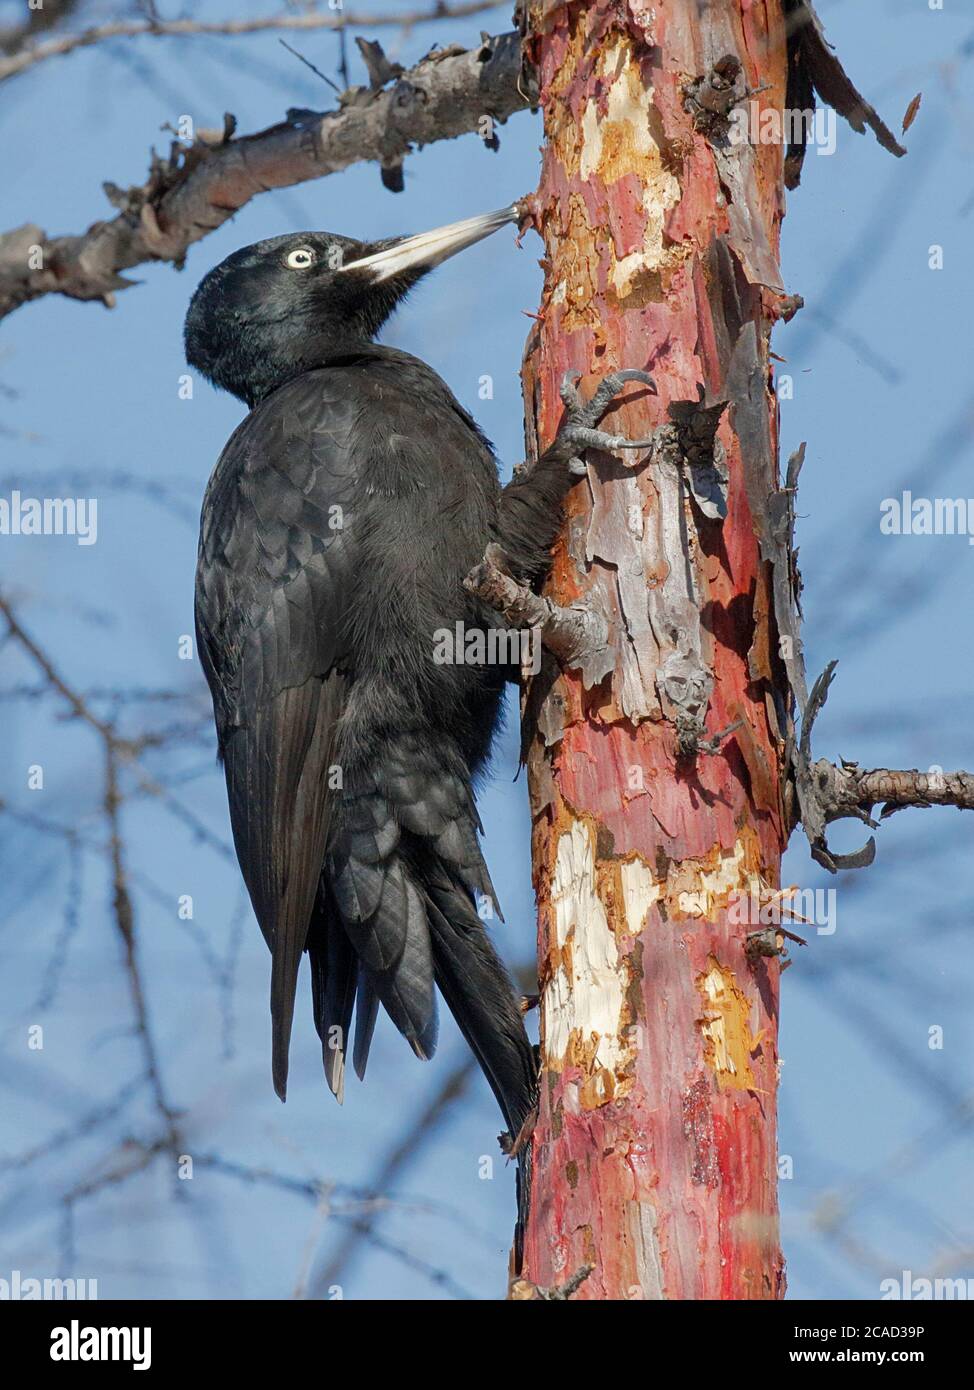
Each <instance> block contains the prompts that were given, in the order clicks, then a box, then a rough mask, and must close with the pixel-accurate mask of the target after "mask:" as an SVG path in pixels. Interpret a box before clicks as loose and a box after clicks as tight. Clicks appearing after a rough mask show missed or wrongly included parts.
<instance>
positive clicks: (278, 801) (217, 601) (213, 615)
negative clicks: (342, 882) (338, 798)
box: [196, 373, 356, 1098]
mask: <svg viewBox="0 0 974 1390" xmlns="http://www.w3.org/2000/svg"><path fill="white" fill-rule="evenodd" d="M283 391H284V392H286V396H287V400H286V408H281V403H280V402H278V403H277V404H275V401H276V398H275V397H272V398H271V399H270V400H269V401H268V402H267V403H265V405H264V407H262V408H259V409H257V410H255V411H254V412H252V413H251V415H249V416H248V417H247V419H246V420H245V421H244V422H243V424H242V425H241V426H240V427H239V428H238V429H237V431H236V432H235V433H234V435H233V436H232V438H231V439H230V441H229V442H228V444H227V446H226V448H225V449H224V451H223V454H222V456H221V458H220V461H219V463H218V464H217V467H216V470H215V471H214V474H213V477H212V478H211V480H210V485H209V487H208V489H207V493H206V497H205V500H204V504H203V518H202V529H201V535H200V550H199V561H198V566H197V580H196V625H197V637H198V644H199V650H200V656H201V660H202V662H203V666H204V670H205V672H206V676H207V680H208V682H209V685H210V689H211V692H212V695H213V703H214V711H215V715H216V724H217V735H218V740H219V748H220V755H221V758H222V760H223V762H224V766H225V771H226V780H227V791H228V795H229V802H230V820H231V824H232V827H233V836H234V843H235V846H236V850H237V856H238V858H239V860H240V866H241V869H242V871H243V875H244V879H245V881H246V884H247V888H248V890H249V892H250V896H251V900H252V902H253V906H254V911H255V913H256V916H257V920H258V922H259V924H260V927H261V930H262V932H263V934H264V937H265V939H266V941H267V944H268V946H269V947H270V950H271V953H272V957H273V969H272V984H271V1013H272V1018H273V1040H274V1041H273V1047H274V1084H275V1088H276V1089H277V1092H278V1094H279V1095H281V1096H282V1098H283V1095H284V1092H285V1088H286V1081H287V1051H288V1042H289V1038H290V1032H291V1021H292V1016H293V1010H294V994H295V988H296V982H297V974H298V969H299V966H300V960H301V952H302V950H303V949H304V947H305V946H306V944H307V942H308V930H309V923H310V921H311V917H312V913H313V910H314V905H315V897H316V894H317V892H318V887H319V880H320V877H321V868H322V864H323V861H324V855H325V846H326V843H327V839H328V833H329V825H330V821H331V818H332V815H333V812H334V807H335V796H334V794H333V790H332V788H331V787H330V786H329V781H330V777H329V768H330V767H331V765H332V763H333V758H334V753H335V738H336V727H337V722H338V720H339V718H340V716H341V713H342V710H343V708H344V706H345V702H346V698H347V690H348V685H349V677H348V674H347V673H346V672H344V671H343V670H342V659H343V656H344V655H345V653H344V650H343V647H342V640H343V639H342V631H341V623H340V621H337V619H339V618H340V615H341V614H342V612H343V609H344V607H345V603H346V595H347V591H348V587H349V584H350V576H351V566H352V557H351V554H350V546H349V542H348V537H347V532H346V529H345V527H344V526H343V524H342V522H343V520H344V517H345V513H346V509H347V508H348V507H349V505H350V502H351V497H352V493H353V491H354V475H353V460H354V451H353V450H352V449H351V448H350V447H349V445H350V440H351V436H352V434H353V432H354V430H355V427H356V420H355V416H356V411H355V408H354V404H353V403H351V402H348V401H345V400H343V399H342V398H341V395H340V394H339V392H338V391H337V390H336V391H333V392H332V393H330V394H329V391H328V383H327V380H323V379H322V374H320V373H318V374H316V375H315V376H314V377H305V378H301V379H299V380H298V381H296V382H294V383H292V384H291V385H290V386H288V387H286V388H283ZM278 394H279V395H280V394H282V393H278ZM323 419H325V420H327V430H326V431H323V430H322V428H321V427H322V420H323ZM335 966H336V970H337V971H338V973H341V971H342V969H343V968H344V969H346V973H347V966H348V962H347V961H345V960H343V959H341V958H339V959H336V961H335ZM316 978H317V981H318V986H319V987H320V990H321V991H322V997H325V996H326V995H328V993H329V991H328V988H327V987H326V986H325V982H324V979H323V977H322V975H321V972H318V974H317V975H316ZM347 987H348V985H347V981H345V980H342V981H337V980H336V979H335V977H334V974H333V978H332V982H331V986H330V990H331V996H335V995H340V996H342V997H343V996H344V994H345V992H346V989H347ZM329 1079H331V1078H329Z"/></svg>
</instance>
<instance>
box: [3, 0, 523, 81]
mask: <svg viewBox="0 0 974 1390" xmlns="http://www.w3.org/2000/svg"><path fill="white" fill-rule="evenodd" d="M506 3H507V0H462V2H461V3H459V4H447V3H439V4H435V5H433V6H432V7H431V8H430V9H427V10H414V11H412V12H410V13H407V14H396V13H388V14H384V13H379V14H372V13H368V12H367V13H364V14H362V13H356V14H344V13H339V14H335V12H334V11H331V12H329V13H326V14H318V13H316V12H314V11H312V12H311V13H308V14H292V13H287V12H285V13H283V14H275V15H264V16H261V17H259V18H257V19H229V20H223V21H220V22H216V21H211V22H205V21H203V20H198V19H172V20H138V19H135V20H121V19H119V20H111V21H110V22H109V23H107V24H95V25H92V26H91V27H90V28H88V29H83V30H82V31H81V32H80V33H78V34H61V35H59V36H58V37H57V38H55V39H48V40H47V41H46V42H44V43H38V44H35V45H34V46H33V47H29V48H28V47H25V48H20V49H18V51H16V52H14V53H12V54H11V55H10V57H8V58H5V59H3V60H2V61H0V82H3V81H6V79H7V78H10V77H16V76H17V75H18V74H19V73H22V72H26V71H27V69H28V68H32V67H34V66H35V65H36V64H37V63H44V62H46V61H47V60H48V59H49V58H63V57H64V56H65V55H66V54H68V53H73V52H74V51H75V50H76V49H78V48H90V47H91V46H92V45H93V44H98V43H105V42H106V40H108V39H148V38H189V37H193V36H194V35H198V34H213V35H223V36H240V35H242V34H261V33H267V32H268V31H269V30H272V31H274V30H282V29H290V30H292V31H294V30H297V31H302V32H310V31H312V30H315V29H344V28H354V29H379V28H382V27H388V26H398V27H400V28H403V29H411V28H415V27H416V26H417V25H419V24H428V23H430V22H431V21H432V20H440V19H463V18H466V17H468V16H469V15H474V14H480V13H482V12H483V11H484V10H496V9H498V8H499V7H500V6H501V5H502V4H506ZM38 13H43V12H42V11H39V12H38ZM35 28H36V26H35Z"/></svg>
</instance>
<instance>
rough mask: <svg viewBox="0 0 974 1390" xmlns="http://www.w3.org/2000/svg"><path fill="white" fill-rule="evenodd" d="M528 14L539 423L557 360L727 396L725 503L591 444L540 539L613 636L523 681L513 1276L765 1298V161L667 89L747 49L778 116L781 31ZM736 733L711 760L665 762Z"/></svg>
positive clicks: (734, 16)
mask: <svg viewBox="0 0 974 1390" xmlns="http://www.w3.org/2000/svg"><path fill="white" fill-rule="evenodd" d="M527 26H528V35H527V42H528V44H529V50H530V56H531V57H532V59H533V61H534V62H535V63H536V65H537V68H538V72H539V77H540V87H541V103H542V108H543V112H544V123H545V135H546V142H545V148H544V156H543V172H542V179H541V183H540V188H539V191H538V194H537V197H536V201H535V204H534V207H533V213H534V218H535V224H536V226H537V228H538V230H539V231H540V232H541V234H542V236H543V237H544V241H545V261H544V263H543V264H544V266H545V270H546V280H545V289H544V295H543V300H542V305H541V314H540V320H539V323H538V326H537V329H536V330H535V331H534V332H533V334H532V337H531V340H530V341H529V344H528V350H527V354H526V361H525V374H524V380H525V394H526V400H527V403H528V427H529V434H531V433H532V431H533V433H534V441H533V442H534V443H535V444H536V445H540V447H542V448H543V447H545V446H546V445H547V444H548V443H549V442H550V441H551V439H552V438H553V436H554V434H555V432H556V430H557V426H558V423H559V420H560V418H561V414H562V408H561V404H560V400H559V392H558V388H559V384H560V382H561V379H562V375H563V373H564V372H565V371H567V370H569V369H575V370H577V371H580V372H582V373H583V378H582V381H581V388H582V393H583V395H585V394H590V393H591V391H592V390H593V389H594V384H595V382H596V380H597V378H599V377H601V376H603V375H604V374H605V373H606V372H608V371H611V370H612V369H614V368H618V367H643V368H646V369H647V370H649V371H650V372H651V373H652V374H653V376H654V377H655V379H656V382H657V385H658V388H659V395H658V397H655V398H654V397H653V396H652V395H651V394H649V393H647V392H645V391H644V390H642V389H641V388H634V387H630V388H629V389H628V390H627V391H626V393H625V404H623V405H621V406H619V407H617V408H616V409H614V410H613V411H612V412H611V413H610V415H609V416H608V418H607V421H606V427H607V428H609V429H611V430H612V431H613V432H625V433H627V434H629V435H630V436H631V437H633V438H638V437H640V436H642V435H645V434H646V433H647V430H648V429H649V428H651V427H656V426H660V425H661V424H664V423H665V422H666V421H667V407H668V406H669V404H670V403H671V402H679V401H691V402H693V401H696V400H697V399H698V387H704V388H706V391H707V396H708V400H711V401H722V400H726V401H729V402H730V405H729V407H728V409H727V410H726V411H725V412H724V414H723V416H722V418H721V423H720V427H719V436H718V437H719V440H720V445H721V446H722V450H723V458H722V460H721V461H722V463H723V466H724V467H725V468H726V470H727V473H728V475H729V482H728V487H727V509H726V517H725V518H724V519H723V521H721V519H720V518H719V516H717V517H714V516H708V515H706V510H707V509H706V508H703V509H702V508H701V506H699V505H698V502H697V501H695V500H693V498H692V497H691V488H690V486H689V481H688V477H687V474H686V470H685V469H684V470H682V473H681V469H680V468H679V466H677V465H674V464H673V462H672V459H670V460H667V458H666V457H663V456H659V457H657V456H656V455H653V457H652V458H650V459H649V460H648V461H647V460H646V458H645V456H643V455H629V456H628V458H627V460H626V461H625V462H623V461H622V460H620V459H618V458H616V457H614V456H609V455H599V454H592V453H590V454H589V456H588V458H589V464H588V480H587V481H582V482H581V483H579V485H578V486H576V487H575V488H574V489H573V491H572V493H571V496H570V498H569V503H568V521H567V525H566V528H565V531H564V533H563V537H562V540H561V542H560V543H559V545H558V548H557V550H556V555H555V564H554V570H553V576H552V579H551V582H550V584H549V588H548V590H547V592H548V593H549V594H550V596H551V597H552V598H554V599H555V600H556V601H557V602H558V603H560V604H570V603H572V602H584V603H586V604H588V605H589V606H592V607H595V608H596V609H597V610H599V611H601V612H602V613H604V614H605V615H606V617H607V619H608V623H609V632H610V636H609V640H608V643H607V646H606V650H605V652H604V653H602V654H601V657H600V656H599V654H596V656H594V657H593V659H592V660H591V661H589V662H588V663H587V664H586V667H585V669H584V670H582V671H567V672H566V671H561V672H560V673H558V672H556V671H555V670H552V672H551V676H550V679H549V680H548V681H547V682H546V681H545V679H544V677H541V678H538V679H537V680H536V681H535V688H534V689H533V690H532V691H530V692H529V694H528V697H527V704H528V708H527V715H528V717H529V719H530V720H531V721H532V723H531V725H530V727H531V728H532V729H534V730H535V732H534V734H533V738H532V743H531V749H530V755H529V778H530V783H529V784H530V790H531V797H532V812H533V817H534V842H533V853H534V865H535V887H536V891H537V895H538V901H539V960H540V969H541V992H542V993H541V1029H542V1065H543V1071H542V1101H541V1113H540V1119H539V1124H538V1127H537V1130H536V1132H535V1136H534V1165H535V1180H534V1203H533V1210H532V1217H531V1222H530V1225H529V1229H528V1233H527V1242H526V1258H525V1267H524V1272H523V1278H524V1281H525V1283H524V1284H523V1285H522V1286H521V1289H522V1291H523V1289H524V1288H525V1287H526V1285H528V1284H531V1285H534V1286H537V1287H546V1288H550V1287H553V1286H561V1285H563V1284H564V1283H565V1282H566V1281H567V1280H569V1279H571V1277H572V1276H573V1275H574V1274H576V1273H577V1272H578V1271H579V1270H580V1269H582V1268H583V1267H584V1266H586V1265H592V1266H594V1268H593V1270H592V1272H591V1273H590V1274H589V1275H588V1276H587V1277H586V1278H585V1279H584V1280H583V1282H582V1283H581V1284H580V1286H579V1287H578V1290H577V1292H576V1293H574V1295H573V1296H574V1297H576V1298H586V1299H612V1298H634V1297H635V1298H663V1297H665V1298H776V1297H780V1296H781V1295H782V1293H783V1290H784V1272H783V1262H782V1258H781V1254H780V1250H779V1244H778V1215H777V1197H776V1125H775V1121H776V1112H775V1106H776V1087H777V1066H778V1056H777V1021H778V977H779V961H778V959H776V958H774V957H771V958H768V957H766V956H759V955H753V956H752V955H751V954H749V953H748V951H747V949H746V935H747V931H748V928H747V927H746V926H744V925H740V924H737V923H735V922H734V921H732V920H730V918H731V917H732V915H733V914H732V913H731V912H730V911H729V909H730V906H731V901H732V896H733V894H734V893H735V892H737V891H742V892H745V893H746V892H749V891H750V892H764V891H766V890H769V889H771V888H774V887H776V886H777V885H778V882H779V861H780V855H781V851H782V848H783V845H784V843H785V840H786V838H787V822H788V815H787V812H786V809H785V807H784V805H783V804H782V785H783V779H782V777H781V774H780V768H781V765H782V759H783V739H784V736H785V735H786V734H787V732H788V711H789V708H790V697H789V691H788V673H787V671H786V669H785V666H784V665H783V664H782V662H781V661H780V660H779V658H778V643H779V624H778V623H777V622H776V618H775V612H776V605H775V593H774V587H775V585H774V581H775V576H774V573H773V566H772V561H771V558H770V557H771V553H772V549H773V546H772V543H771V538H770V535H769V533H768V522H767V519H766V518H767V517H768V516H769V515H770V509H769V502H770V500H771V499H772V498H773V496H774V494H775V493H776V491H777V488H778V482H777V418H776V407H775V400H774V396H773V394H772V391H771V385H770V369H769V361H768V338H769V333H770V329H771V326H772V323H773V321H774V319H775V318H776V317H778V316H780V315H781V314H782V313H784V312H785V311H786V302H785V301H784V300H783V298H782V296H783V289H782V286H781V281H780V273H779V271H778V264H777V248H778V231H779V224H780V220H781V216H782V211H783V182H782V181H783V159H784V152H783V149H782V147H781V145H780V144H772V145H764V146H760V147H756V148H752V147H750V146H743V147H737V148H736V150H735V151H733V152H728V150H727V149H723V150H721V149H720V148H719V139H717V138H716V136H717V134H718V132H717V131H716V130H715V128H714V127H713V126H712V125H708V123H707V120H706V119H699V117H700V113H699V109H698V108H694V107H693V106H692V103H691V104H690V106H691V109H690V110H688V109H687V89H688V86H689V85H691V84H692V83H693V82H694V80H695V79H698V78H701V77H705V76H706V75H707V74H708V73H710V72H711V70H712V68H713V66H714V64H715V63H719V60H721V59H722V58H723V57H724V56H725V55H727V54H736V55H737V56H738V57H739V59H740V60H741V62H742V64H743V76H744V78H745V79H746V82H747V86H748V87H749V88H752V89H753V88H758V87H761V86H765V84H766V87H765V90H764V91H763V92H762V93H761V94H760V96H759V97H758V98H756V100H758V101H759V102H760V103H761V105H762V106H763V107H768V106H770V107H776V108H777V109H779V110H780V109H781V108H782V107H783V105H784V101H785V83H786V63H787V60H786V46H785V33H784V23H783V19H782V15H781V12H780V6H779V4H778V3H777V0H712V3H710V4H709V5H707V6H701V7H698V5H697V4H696V3H695V0H654V3H653V4H652V5H649V4H645V3H639V0H629V3H625V0H597V2H596V3H594V4H590V5H569V6H566V5H560V4H553V3H548V2H547V0H535V3H533V4H530V5H529V12H528V16H527ZM695 116H696V117H697V118H698V119H697V120H695ZM779 617H780V609H779ZM535 720H536V721H537V723H536V724H535V723H534V721H535ZM735 720H742V721H743V723H742V725H741V727H740V728H738V730H737V731H736V732H735V733H734V734H732V735H730V736H729V737H727V738H726V739H725V740H724V742H723V743H722V744H721V746H720V748H719V751H717V752H716V753H713V754H707V753H703V752H700V753H697V755H696V756H693V755H692V753H690V754H689V755H688V754H686V753H681V742H680V741H681V738H682V740H683V746H684V748H687V747H688V746H692V744H693V743H694V741H695V740H697V741H699V738H700V737H704V736H706V737H709V736H711V735H713V734H714V733H716V732H717V731H720V730H723V729H725V728H726V726H728V725H729V724H731V723H732V722H733V721H735ZM704 724H705V728H706V734H705V735H704V734H703V727H704Z"/></svg>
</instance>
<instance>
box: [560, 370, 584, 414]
mask: <svg viewBox="0 0 974 1390" xmlns="http://www.w3.org/2000/svg"><path fill="white" fill-rule="evenodd" d="M581 379H582V374H581V372H565V374H564V375H563V376H562V379H561V386H560V387H559V388H558V394H559V395H560V396H561V398H562V400H563V401H564V403H565V406H566V408H567V409H568V411H569V412H571V411H575V410H578V409H580V407H581V404H582V402H581V400H580V398H579V394H578V389H577V383H578V382H579V381H581Z"/></svg>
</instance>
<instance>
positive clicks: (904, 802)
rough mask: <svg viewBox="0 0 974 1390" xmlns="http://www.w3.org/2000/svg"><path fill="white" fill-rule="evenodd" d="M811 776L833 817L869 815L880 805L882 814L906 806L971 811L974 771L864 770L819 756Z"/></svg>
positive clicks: (883, 815) (886, 814)
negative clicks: (836, 764) (941, 807)
mask: <svg viewBox="0 0 974 1390" xmlns="http://www.w3.org/2000/svg"><path fill="white" fill-rule="evenodd" d="M813 775H814V777H815V778H816V781H817V782H818V785H819V788H820V790H821V792H822V794H823V796H824V797H825V800H826V803H827V805H828V806H829V807H830V808H832V810H833V814H834V816H835V818H836V819H839V818H842V817H845V816H858V814H859V812H860V811H862V812H865V813H866V814H869V813H870V812H871V810H872V807H873V806H876V805H879V804H880V803H884V804H883V809H882V812H881V813H880V814H881V816H882V817H884V818H885V817H887V816H891V815H892V814H893V812H894V811H901V810H903V808H904V807H906V806H956V807H957V808H958V810H961V811H974V773H970V772H939V771H934V772H918V771H917V770H916V768H911V769H909V770H904V771H894V770H893V769H892V768H888V767H880V768H872V769H870V770H867V769H866V768H864V767H860V766H859V765H858V763H842V764H840V765H839V766H835V765H834V764H833V763H829V762H826V761H825V760H824V759H821V760H820V761H819V762H817V763H816V764H815V766H814V768H813Z"/></svg>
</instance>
